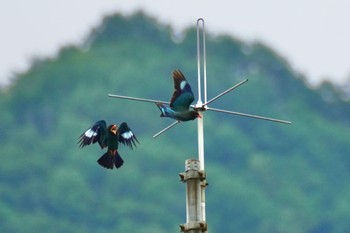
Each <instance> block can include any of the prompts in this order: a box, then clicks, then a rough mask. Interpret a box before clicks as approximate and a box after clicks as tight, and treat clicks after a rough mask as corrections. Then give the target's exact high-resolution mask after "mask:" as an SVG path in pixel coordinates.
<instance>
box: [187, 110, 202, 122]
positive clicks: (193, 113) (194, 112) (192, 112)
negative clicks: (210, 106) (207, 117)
mask: <svg viewBox="0 0 350 233" xmlns="http://www.w3.org/2000/svg"><path fill="white" fill-rule="evenodd" d="M190 113H191V119H192V120H194V119H196V118H202V116H201V114H200V113H199V112H197V111H190Z"/></svg>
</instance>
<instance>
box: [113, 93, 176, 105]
mask: <svg viewBox="0 0 350 233" xmlns="http://www.w3.org/2000/svg"><path fill="white" fill-rule="evenodd" d="M108 96H109V97H113V98H120V99H127V100H136V101H142V102H150V103H161V104H169V103H170V102H168V101H162V100H152V99H145V98H137V97H129V96H123V95H112V94H108Z"/></svg>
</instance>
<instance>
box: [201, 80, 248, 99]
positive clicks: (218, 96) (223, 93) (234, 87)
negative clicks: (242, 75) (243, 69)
mask: <svg viewBox="0 0 350 233" xmlns="http://www.w3.org/2000/svg"><path fill="white" fill-rule="evenodd" d="M247 81H248V79H245V80H243V81H241V82H240V83H238V84H236V85H234V86H232V87H230V88H229V89H227V90H226V91H224V92H222V93H221V94H219V95H217V96H215V97H214V98H212V99H211V100H209V101H207V102H205V103H204V104H203V105H208V104H210V103H211V102H213V101H214V100H216V99H218V98H220V97H221V96H223V95H225V94H227V93H229V92H230V91H233V90H234V89H236V88H237V87H239V86H240V85H242V84H243V83H245V82H247Z"/></svg>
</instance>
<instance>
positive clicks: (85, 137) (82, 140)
mask: <svg viewBox="0 0 350 233" xmlns="http://www.w3.org/2000/svg"><path fill="white" fill-rule="evenodd" d="M78 140H79V141H78V144H79V146H80V147H81V148H83V147H84V146H87V145H90V144H94V143H96V142H97V143H98V144H99V145H100V147H101V149H104V148H106V147H107V152H106V153H104V154H103V155H102V156H101V158H99V159H98V160H97V162H98V163H99V164H100V165H101V166H102V167H105V168H108V169H113V168H114V166H115V167H116V168H120V167H121V166H122V165H123V163H124V160H123V159H122V157H121V156H120V154H119V153H118V144H119V143H122V144H124V145H126V146H128V147H129V148H130V149H133V147H136V142H137V143H139V142H138V140H137V138H136V136H135V134H134V133H133V132H132V130H131V129H130V128H129V126H128V125H127V123H125V122H123V123H121V124H120V126H119V127H117V125H115V124H112V125H109V126H108V127H107V124H106V121H104V120H100V121H97V122H96V123H95V124H94V125H93V126H91V127H90V128H88V129H87V130H86V131H85V132H84V133H83V134H82V135H81V136H80V137H79V139H78Z"/></svg>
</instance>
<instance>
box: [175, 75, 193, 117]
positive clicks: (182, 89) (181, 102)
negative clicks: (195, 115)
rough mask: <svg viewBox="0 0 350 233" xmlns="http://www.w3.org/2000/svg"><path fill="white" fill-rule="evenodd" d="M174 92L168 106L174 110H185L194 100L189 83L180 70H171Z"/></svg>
mask: <svg viewBox="0 0 350 233" xmlns="http://www.w3.org/2000/svg"><path fill="white" fill-rule="evenodd" d="M173 80H174V88H175V90H174V93H173V95H172V97H171V100H170V108H172V109H173V110H174V111H186V110H188V109H189V107H190V105H191V103H192V102H193V100H194V95H193V92H192V89H191V86H190V84H189V83H188V82H187V80H186V78H185V76H184V75H183V74H182V73H181V71H180V70H174V71H173Z"/></svg>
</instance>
